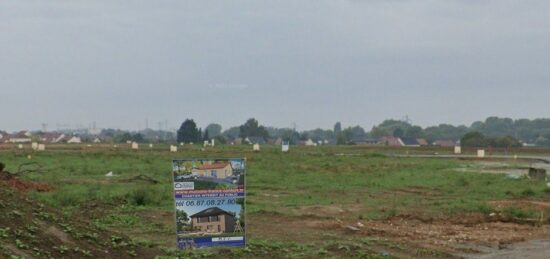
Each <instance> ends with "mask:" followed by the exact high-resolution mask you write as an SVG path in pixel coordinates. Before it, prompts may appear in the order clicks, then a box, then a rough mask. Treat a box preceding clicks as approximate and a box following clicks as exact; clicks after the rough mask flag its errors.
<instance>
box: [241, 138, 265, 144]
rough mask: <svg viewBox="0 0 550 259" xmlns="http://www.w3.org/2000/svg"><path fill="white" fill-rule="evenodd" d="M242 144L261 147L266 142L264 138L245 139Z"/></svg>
mask: <svg viewBox="0 0 550 259" xmlns="http://www.w3.org/2000/svg"><path fill="white" fill-rule="evenodd" d="M244 142H245V143H246V144H260V145H263V144H266V143H267V142H266V141H265V139H264V138H262V137H246V138H245V139H244Z"/></svg>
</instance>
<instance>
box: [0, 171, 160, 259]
mask: <svg viewBox="0 0 550 259" xmlns="http://www.w3.org/2000/svg"><path fill="white" fill-rule="evenodd" d="M2 177H6V176H5V175H3V176H2ZM13 180H14V178H11V179H7V180H5V179H3V180H2V181H0V215H2V217H0V258H10V257H12V258H15V257H16V256H18V257H25V258H88V257H90V258H93V257H95V258H134V257H136V258H154V257H155V255H160V254H162V252H161V251H159V250H157V249H154V248H149V247H148V246H145V245H142V244H138V243H136V242H133V241H132V240H131V239H129V238H128V237H126V236H125V235H122V234H119V233H115V232H110V231H106V230H104V229H101V228H99V227H97V226H95V225H94V224H91V223H90V222H88V221H85V220H84V219H82V218H80V217H78V216H75V215H67V214H63V213H61V212H59V211H56V210H54V209H50V208H46V207H45V206H44V205H42V204H40V203H38V202H35V201H32V200H29V199H28V198H27V197H26V195H25V193H24V192H21V191H18V190H17V188H16V189H14V188H7V187H8V184H9V183H11V182H13ZM27 187H28V186H27ZM34 187H36V186H34Z"/></svg>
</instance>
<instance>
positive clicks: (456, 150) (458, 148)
mask: <svg viewBox="0 0 550 259" xmlns="http://www.w3.org/2000/svg"><path fill="white" fill-rule="evenodd" d="M455 154H457V155H458V154H462V147H461V146H455Z"/></svg>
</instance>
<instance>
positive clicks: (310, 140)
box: [300, 139, 317, 146]
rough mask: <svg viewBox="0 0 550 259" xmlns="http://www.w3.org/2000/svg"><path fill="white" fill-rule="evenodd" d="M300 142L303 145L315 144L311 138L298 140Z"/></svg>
mask: <svg viewBox="0 0 550 259" xmlns="http://www.w3.org/2000/svg"><path fill="white" fill-rule="evenodd" d="M300 144H302V145H304V146H317V143H315V141H313V140H312V139H308V140H305V141H300Z"/></svg>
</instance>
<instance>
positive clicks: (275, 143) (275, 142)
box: [271, 138, 283, 146]
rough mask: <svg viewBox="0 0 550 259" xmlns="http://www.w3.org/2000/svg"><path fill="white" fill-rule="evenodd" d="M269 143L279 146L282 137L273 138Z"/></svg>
mask: <svg viewBox="0 0 550 259" xmlns="http://www.w3.org/2000/svg"><path fill="white" fill-rule="evenodd" d="M271 144H273V145H277V146H280V145H282V144H283V139H282V138H277V139H275V140H273V143H271Z"/></svg>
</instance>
